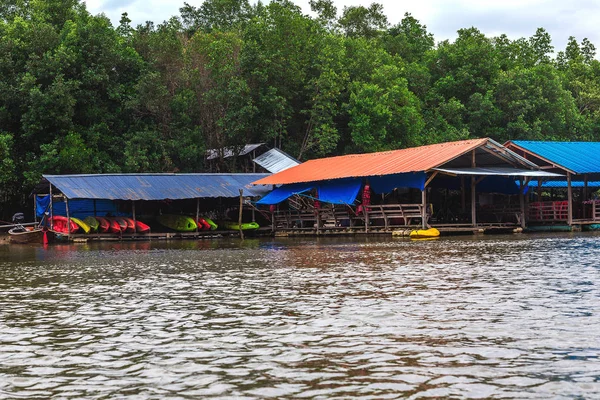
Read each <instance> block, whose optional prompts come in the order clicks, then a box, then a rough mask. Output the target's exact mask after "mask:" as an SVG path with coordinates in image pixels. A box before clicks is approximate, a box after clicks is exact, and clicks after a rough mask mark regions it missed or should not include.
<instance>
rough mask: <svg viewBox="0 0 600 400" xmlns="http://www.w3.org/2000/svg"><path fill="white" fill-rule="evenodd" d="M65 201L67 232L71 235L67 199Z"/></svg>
mask: <svg viewBox="0 0 600 400" xmlns="http://www.w3.org/2000/svg"><path fill="white" fill-rule="evenodd" d="M64 199H65V209H66V210H67V232H68V234H69V235H71V216H70V215H69V199H67V198H66V197H65V198H64Z"/></svg>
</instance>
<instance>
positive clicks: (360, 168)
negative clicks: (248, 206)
mask: <svg viewBox="0 0 600 400" xmlns="http://www.w3.org/2000/svg"><path fill="white" fill-rule="evenodd" d="M479 147H486V150H487V151H486V152H485V153H486V154H489V155H491V156H492V157H494V159H496V160H498V159H500V160H503V161H504V162H505V163H506V165H508V166H515V165H518V166H521V167H525V168H529V169H537V166H536V165H535V164H533V163H531V162H528V161H527V160H525V159H524V158H522V157H520V156H519V155H517V154H515V153H513V152H511V151H510V150H508V149H506V148H504V147H503V146H502V145H501V144H499V143H496V142H494V141H493V140H491V139H489V138H482V139H472V140H463V141H458V142H447V143H439V144H432V145H428V146H421V147H414V148H408V149H402V150H393V151H384V152H378V153H368V154H351V155H346V156H338V157H329V158H321V159H317V160H310V161H307V162H305V163H302V164H300V165H298V166H295V167H292V168H289V169H287V170H285V171H282V172H279V173H277V174H274V175H271V176H268V177H266V178H263V179H261V180H258V181H256V182H254V184H255V185H279V184H288V183H299V182H314V181H322V180H331V179H340V178H351V177H366V176H380V175H390V174H398V173H405V172H418V171H428V170H431V169H432V168H435V167H439V166H441V165H443V164H446V163H447V162H450V161H452V160H454V159H456V158H457V157H460V156H461V155H463V154H465V153H468V152H469V151H471V150H475V149H477V148H479Z"/></svg>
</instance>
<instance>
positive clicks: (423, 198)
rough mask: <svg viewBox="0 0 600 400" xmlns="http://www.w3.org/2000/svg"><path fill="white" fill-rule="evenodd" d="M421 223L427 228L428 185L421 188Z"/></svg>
mask: <svg viewBox="0 0 600 400" xmlns="http://www.w3.org/2000/svg"><path fill="white" fill-rule="evenodd" d="M421 207H422V209H421V222H422V223H421V225H422V227H423V229H427V187H425V188H423V190H421Z"/></svg>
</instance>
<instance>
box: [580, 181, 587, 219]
mask: <svg viewBox="0 0 600 400" xmlns="http://www.w3.org/2000/svg"><path fill="white" fill-rule="evenodd" d="M587 200H588V174H585V175H584V176H583V199H582V202H583V201H587ZM581 206H582V207H583V219H585V218H586V217H587V215H586V214H587V213H586V209H585V205H584V204H583V203H582V205H581Z"/></svg>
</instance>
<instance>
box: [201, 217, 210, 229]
mask: <svg viewBox="0 0 600 400" xmlns="http://www.w3.org/2000/svg"><path fill="white" fill-rule="evenodd" d="M198 229H201V230H203V231H207V230H209V229H210V224H209V223H208V222H206V220H205V219H204V218H198Z"/></svg>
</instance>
